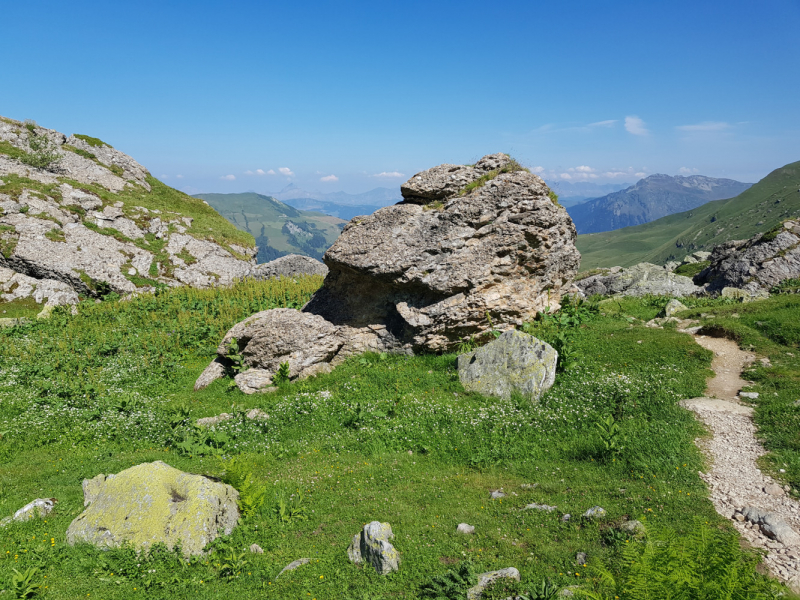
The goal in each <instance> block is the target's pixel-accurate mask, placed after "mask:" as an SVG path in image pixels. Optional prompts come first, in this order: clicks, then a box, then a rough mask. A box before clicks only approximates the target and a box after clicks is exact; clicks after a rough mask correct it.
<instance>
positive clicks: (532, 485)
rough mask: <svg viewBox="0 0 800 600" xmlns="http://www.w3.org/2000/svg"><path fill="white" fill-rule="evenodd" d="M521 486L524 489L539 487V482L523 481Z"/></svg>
mask: <svg viewBox="0 0 800 600" xmlns="http://www.w3.org/2000/svg"><path fill="white" fill-rule="evenodd" d="M519 487H521V488H522V489H523V490H532V489H534V488H537V487H539V484H538V483H523V484H522V485H520V486H519Z"/></svg>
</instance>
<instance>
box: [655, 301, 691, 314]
mask: <svg viewBox="0 0 800 600" xmlns="http://www.w3.org/2000/svg"><path fill="white" fill-rule="evenodd" d="M682 310H688V308H687V306H686V305H685V304H684V303H683V302H681V301H680V300H675V299H674V298H673V299H672V300H670V301H669V302H667V305H666V306H665V307H664V311H663V313H662V314H660V315H659V316H661V317H672V316H675V314H676V313H679V312H681V311H682Z"/></svg>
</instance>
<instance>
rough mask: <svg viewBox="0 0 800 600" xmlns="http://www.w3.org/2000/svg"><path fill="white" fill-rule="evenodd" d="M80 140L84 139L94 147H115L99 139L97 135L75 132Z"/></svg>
mask: <svg viewBox="0 0 800 600" xmlns="http://www.w3.org/2000/svg"><path fill="white" fill-rule="evenodd" d="M73 135H74V136H75V137H76V138H78V139H79V140H83V141H84V142H86V143H87V144H89V145H90V146H92V147H93V148H102V147H103V146H108V147H109V148H113V146H112V145H111V144H106V143H105V142H104V141H103V140H100V139H97V138H96V137H92V136H89V135H82V134H80V133H75V134H73Z"/></svg>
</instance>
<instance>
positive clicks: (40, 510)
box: [0, 498, 58, 527]
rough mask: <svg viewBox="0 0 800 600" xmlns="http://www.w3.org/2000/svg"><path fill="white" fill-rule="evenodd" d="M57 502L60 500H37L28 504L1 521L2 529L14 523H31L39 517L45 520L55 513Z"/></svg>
mask: <svg viewBox="0 0 800 600" xmlns="http://www.w3.org/2000/svg"><path fill="white" fill-rule="evenodd" d="M57 502H58V500H56V499H55V498H37V499H36V500H33V501H32V502H28V503H27V504H26V505H25V506H23V507H22V508H20V509H19V510H17V511H15V512H14V514H13V515H12V516H10V517H6V518H5V519H3V520H1V521H0V527H5V526H6V525H8V524H9V523H11V522H12V521H17V522H24V521H30V520H31V519H33V518H36V517H39V518H40V519H41V518H44V517H46V516H47V515H49V514H50V513H51V512H53V508H55V505H56V503H57Z"/></svg>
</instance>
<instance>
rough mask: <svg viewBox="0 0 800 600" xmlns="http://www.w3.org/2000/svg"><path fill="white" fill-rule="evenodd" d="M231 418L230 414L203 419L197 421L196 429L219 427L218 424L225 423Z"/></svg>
mask: <svg viewBox="0 0 800 600" xmlns="http://www.w3.org/2000/svg"><path fill="white" fill-rule="evenodd" d="M232 418H233V415H232V414H230V413H222V414H219V415H216V416H214V417H203V418H202V419H197V426H198V427H214V426H215V425H219V424H220V423H224V422H225V421H229V420H231V419H232Z"/></svg>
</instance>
